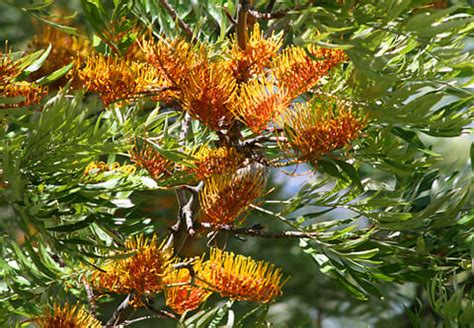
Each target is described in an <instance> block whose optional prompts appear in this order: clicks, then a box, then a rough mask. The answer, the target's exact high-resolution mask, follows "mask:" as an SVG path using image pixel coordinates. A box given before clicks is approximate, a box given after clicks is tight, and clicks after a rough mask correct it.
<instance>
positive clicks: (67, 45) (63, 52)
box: [29, 25, 93, 77]
mask: <svg viewBox="0 0 474 328" xmlns="http://www.w3.org/2000/svg"><path fill="white" fill-rule="evenodd" d="M49 44H51V45H52V49H51V52H50V53H49V55H48V58H47V60H46V61H45V62H44V63H43V65H42V66H41V68H40V69H39V70H38V71H36V72H34V73H33V77H41V76H45V75H48V74H50V73H52V72H54V71H55V70H58V69H60V68H61V67H63V66H66V65H68V64H70V63H71V62H73V61H74V60H75V59H79V61H81V62H82V61H83V60H85V59H86V58H87V57H88V56H89V55H90V54H91V52H93V49H92V47H91V45H90V43H89V40H88V39H87V38H85V37H80V36H76V35H71V34H68V33H65V32H63V31H60V30H58V29H56V28H53V27H52V26H50V25H44V26H41V29H40V32H39V33H38V34H37V35H35V36H34V37H33V39H32V41H31V43H30V45H29V46H30V48H32V49H35V50H36V49H46V48H47V47H48V46H49ZM77 66H78V65H77ZM71 75H74V74H73V72H69V76H71Z"/></svg>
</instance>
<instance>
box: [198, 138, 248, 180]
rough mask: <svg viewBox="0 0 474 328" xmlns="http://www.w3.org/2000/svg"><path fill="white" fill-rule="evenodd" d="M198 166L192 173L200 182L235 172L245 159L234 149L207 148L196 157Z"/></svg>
mask: <svg viewBox="0 0 474 328" xmlns="http://www.w3.org/2000/svg"><path fill="white" fill-rule="evenodd" d="M194 157H195V158H196V161H194V162H193V164H194V165H196V168H194V169H193V170H192V171H193V173H194V174H196V177H197V178H198V179H199V180H204V179H206V178H209V177H211V176H213V175H219V174H224V173H230V172H235V171H236V170H237V169H238V168H239V167H240V166H241V165H242V163H243V162H244V160H245V157H244V156H243V155H242V154H240V153H238V152H237V150H236V149H235V148H233V147H230V148H229V147H220V148H209V147H207V146H204V147H201V149H200V150H199V151H198V152H197V153H196V154H195V155H194Z"/></svg>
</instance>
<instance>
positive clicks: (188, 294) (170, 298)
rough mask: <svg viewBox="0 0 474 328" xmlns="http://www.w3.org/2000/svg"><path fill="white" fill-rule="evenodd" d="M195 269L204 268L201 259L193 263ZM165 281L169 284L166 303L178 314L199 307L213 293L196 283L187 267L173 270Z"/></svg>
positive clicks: (198, 270)
mask: <svg viewBox="0 0 474 328" xmlns="http://www.w3.org/2000/svg"><path fill="white" fill-rule="evenodd" d="M193 269H194V271H195V272H200V271H201V270H202V260H201V259H198V260H197V261H196V262H195V263H193ZM165 281H166V284H167V285H169V286H167V287H165V298H166V305H167V306H168V307H170V308H171V309H172V310H173V311H174V312H176V313H178V314H183V313H184V312H186V311H192V310H195V309H197V308H198V307H199V306H200V305H201V304H202V303H203V302H204V301H205V300H206V299H207V298H208V297H209V296H210V295H211V294H212V292H211V291H209V290H206V289H204V288H201V287H199V286H196V285H194V284H193V282H192V281H191V275H190V274H189V271H188V270H186V269H179V270H176V271H174V272H172V273H171V274H169V275H168V276H166V278H165ZM196 283H197V281H196ZM173 285H174V286H173Z"/></svg>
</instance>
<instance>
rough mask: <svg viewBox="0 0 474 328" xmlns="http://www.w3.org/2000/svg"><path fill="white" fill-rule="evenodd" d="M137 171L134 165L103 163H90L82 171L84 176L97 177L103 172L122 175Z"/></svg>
mask: <svg viewBox="0 0 474 328" xmlns="http://www.w3.org/2000/svg"><path fill="white" fill-rule="evenodd" d="M136 170H137V168H136V166H135V165H129V164H127V165H120V164H119V163H117V162H113V163H110V164H106V163H104V162H91V163H89V164H88V165H87V167H86V168H85V170H84V175H85V176H89V175H97V174H99V173H103V172H111V171H117V172H120V173H124V174H127V175H128V174H133V173H135V171H136Z"/></svg>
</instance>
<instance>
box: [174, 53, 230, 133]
mask: <svg viewBox="0 0 474 328" xmlns="http://www.w3.org/2000/svg"><path fill="white" fill-rule="evenodd" d="M188 74H189V75H188V76H186V79H185V80H184V81H183V83H182V85H181V86H180V91H181V97H180V101H181V103H182V106H183V108H184V110H186V111H187V112H188V113H189V114H191V116H193V117H194V118H195V119H198V120H199V121H201V122H202V123H203V124H205V125H207V126H208V127H209V128H211V129H212V130H221V129H226V128H228V127H229V126H230V125H231V122H232V120H233V114H232V112H231V109H230V106H231V105H232V101H233V99H234V97H235V91H236V83H235V79H234V76H233V74H232V71H231V70H230V69H228V67H227V66H226V65H225V64H224V63H223V62H209V61H208V60H203V61H202V62H201V63H199V64H198V65H196V66H194V67H193V68H192V69H191V70H190V71H189V73H188Z"/></svg>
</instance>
